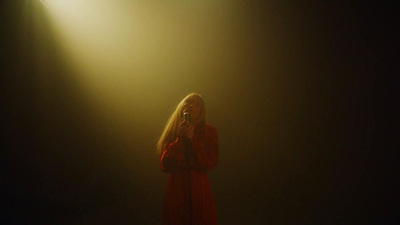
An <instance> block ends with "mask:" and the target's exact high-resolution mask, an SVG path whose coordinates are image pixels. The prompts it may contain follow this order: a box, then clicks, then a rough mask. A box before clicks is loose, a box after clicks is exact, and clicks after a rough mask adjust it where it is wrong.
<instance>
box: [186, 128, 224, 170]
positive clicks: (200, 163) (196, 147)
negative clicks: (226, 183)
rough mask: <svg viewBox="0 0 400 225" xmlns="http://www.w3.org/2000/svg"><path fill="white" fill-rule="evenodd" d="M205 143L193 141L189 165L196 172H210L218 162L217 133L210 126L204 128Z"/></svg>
mask: <svg viewBox="0 0 400 225" xmlns="http://www.w3.org/2000/svg"><path fill="white" fill-rule="evenodd" d="M206 129H207V130H206V138H205V139H206V141H205V143H203V142H201V141H195V140H193V141H192V142H191V144H192V148H191V149H192V158H191V160H190V164H191V166H192V168H193V169H196V170H205V171H207V170H211V169H212V168H214V167H215V166H216V165H217V161H218V133H217V130H216V129H215V128H214V127H212V126H207V127H206Z"/></svg>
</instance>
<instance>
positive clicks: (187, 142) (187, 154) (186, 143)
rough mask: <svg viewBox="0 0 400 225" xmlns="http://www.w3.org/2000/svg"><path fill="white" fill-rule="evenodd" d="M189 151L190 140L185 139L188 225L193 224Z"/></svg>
mask: <svg viewBox="0 0 400 225" xmlns="http://www.w3.org/2000/svg"><path fill="white" fill-rule="evenodd" d="M189 150H190V140H189V139H185V158H186V164H187V165H188V171H189V172H188V180H189V207H190V208H189V209H190V212H189V215H190V225H192V224H193V213H192V182H191V168H190V160H189Z"/></svg>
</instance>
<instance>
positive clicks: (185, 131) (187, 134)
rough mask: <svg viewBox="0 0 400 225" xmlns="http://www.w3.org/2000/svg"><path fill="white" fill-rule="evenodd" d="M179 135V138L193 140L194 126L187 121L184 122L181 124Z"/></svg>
mask: <svg viewBox="0 0 400 225" xmlns="http://www.w3.org/2000/svg"><path fill="white" fill-rule="evenodd" d="M178 135H179V137H184V138H188V139H192V138H193V136H194V127H193V125H192V124H191V123H188V122H187V121H185V120H182V121H181V123H180V124H179V128H178Z"/></svg>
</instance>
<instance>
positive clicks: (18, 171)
mask: <svg viewBox="0 0 400 225" xmlns="http://www.w3.org/2000/svg"><path fill="white" fill-rule="evenodd" d="M38 2H39V1H37V2H35V1H11V0H9V1H4V0H3V1H1V2H0V7H1V8H0V9H1V11H0V21H1V22H0V29H1V39H0V41H1V42H0V43H1V50H0V52H1V57H2V58H1V85H2V89H1V93H2V94H1V128H2V139H3V140H2V150H1V161H2V163H1V174H2V176H1V190H0V193H1V214H0V223H1V224H160V223H161V203H162V198H163V193H164V189H165V185H166V180H167V177H168V176H167V174H164V173H162V172H161V171H160V169H159V164H158V163H159V162H158V160H159V156H158V155H157V153H156V150H155V144H156V142H157V139H158V137H159V135H160V134H161V131H162V128H163V126H164V124H165V122H166V120H167V118H168V116H169V115H170V114H171V113H172V110H173V108H174V107H175V105H176V104H178V102H179V101H180V100H181V99H182V98H183V97H184V96H186V95H187V94H189V93H190V92H199V93H201V94H202V95H203V96H204V97H205V101H206V105H207V112H208V115H207V117H208V121H209V122H210V123H212V124H213V125H214V126H215V127H216V128H217V130H218V132H219V138H220V161H219V164H218V166H217V167H216V168H215V169H214V170H212V171H210V173H209V177H210V180H211V184H212V188H213V191H214V195H215V200H216V204H217V211H218V219H219V223H220V224H222V225H224V224H356V223H363V224H397V223H398V221H399V219H398V214H399V205H398V201H396V193H395V191H397V189H398V188H397V186H395V182H394V181H395V180H396V179H395V178H396V176H397V172H396V170H395V169H394V168H395V167H394V164H395V154H394V152H395V151H396V150H397V148H396V145H395V142H394V140H395V138H396V136H397V134H398V128H397V127H396V128H395V122H397V121H396V120H395V119H394V116H395V115H396V114H395V113H394V111H393V109H392V107H394V106H395V105H397V95H396V93H395V92H394V91H393V90H394V89H393V87H394V84H395V83H394V82H393V81H391V79H389V77H390V76H391V75H393V74H394V71H393V64H394V62H395V60H396V61H398V56H397V55H398V54H397V47H395V46H396V44H395V43H397V42H398V24H397V23H395V16H394V15H395V12H397V11H398V10H397V6H398V2H397V1H380V2H376V3H375V4H367V3H365V2H364V3H348V2H336V1H335V2H334V3H326V2H321V1H315V2H309V1H307V2H301V3H293V2H292V3H283V2H281V1H279V3H268V2H262V3H261V1H259V2H255V3H241V4H238V5H237V8H236V9H237V11H236V12H235V14H233V16H232V17H231V18H229V19H226V18H224V17H223V15H222V16H221V20H223V21H225V23H227V24H230V26H231V27H232V29H233V30H234V31H235V32H232V33H230V34H233V35H231V36H224V37H215V38H216V39H217V40H222V41H221V42H220V44H224V43H225V41H226V42H227V43H229V48H227V49H228V50H226V49H225V50H224V52H223V53H224V54H225V55H227V54H230V55H231V57H229V58H221V59H219V58H212V57H214V53H215V52H213V51H212V50H210V52H207V54H206V56H209V58H210V60H205V61H204V62H203V61H200V62H199V64H200V66H199V67H189V69H188V71H181V70H179V69H177V71H178V72H177V74H176V76H174V77H173V76H171V77H170V79H168V78H164V79H165V80H164V81H163V82H164V83H162V82H161V81H160V83H158V86H157V87H156V88H154V86H152V85H151V84H150V83H146V82H147V81H146V80H145V81H138V82H139V84H140V85H143V86H145V87H146V88H147V87H148V90H147V89H146V88H145V89H146V90H147V91H143V93H145V94H144V95H142V96H136V95H135V92H133V94H132V96H131V98H129V94H128V103H127V104H133V102H134V101H144V102H146V103H142V102H141V103H140V104H138V105H139V106H136V105H134V104H133V105H132V106H131V107H130V108H129V107H128V109H129V110H128V111H129V112H133V113H132V116H131V117H122V116H120V115H119V114H118V113H115V111H105V112H104V113H99V110H98V109H97V108H96V103H94V102H96V101H99V100H96V99H95V98H94V97H93V96H90V95H87V94H85V93H86V92H85V90H84V86H82V85H79V84H78V83H77V82H76V80H74V79H72V78H71V74H74V73H75V72H74V71H73V70H72V69H70V68H69V67H68V66H67V64H66V63H65V58H64V57H63V56H62V55H61V54H60V53H59V49H58V48H57V47H56V44H54V43H55V41H54V40H55V37H53V36H52V35H51V32H50V31H49V30H48V27H47V25H46V24H47V23H46V18H47V17H46V16H44V15H42V16H39V17H40V18H39V19H38V18H36V20H35V21H39V25H40V27H38V25H37V24H33V22H32V18H33V17H34V16H35V15H36V14H35V15H34V13H35V12H37V11H39V12H41V10H43V9H41V6H40V3H38ZM204 4H209V5H210V4H211V6H208V7H211V8H212V7H214V6H212V3H209V2H204ZM220 4H221V5H219V6H218V7H223V6H224V4H229V3H226V2H222V3H220ZM173 9H174V8H173ZM35 10H36V11H35ZM188 14H190V13H188ZM36 16H37V15H36ZM189 16H190V15H189ZM183 19H184V18H183ZM185 25H188V24H187V23H186V24H185ZM189 25H190V24H189ZM270 28H271V29H273V32H271V29H270ZM193 29H194V28H193ZM214 29H217V28H214ZM213 32H215V33H217V34H215V35H219V34H220V33H218V32H217V31H215V30H210V31H209V33H206V34H205V35H206V37H208V38H210V37H211V38H213V35H214V34H213ZM38 33H40V37H38ZM176 35H177V36H179V35H181V34H179V33H177V34H176ZM38 42H39V44H38ZM40 42H45V43H46V44H43V43H42V44H40ZM271 43H272V44H271ZM38 45H39V46H40V47H39V48H38V47H37V46H38ZM171 51H173V49H172V50H171ZM221 51H222V50H221ZM395 52H396V54H394V53H395ZM180 53H181V54H183V56H182V58H184V54H185V53H184V51H182V52H180ZM203 53H204V52H203ZM217 53H218V52H217ZM219 53H220V52H219ZM224 54H223V55H224ZM394 55H396V57H394ZM38 56H40V57H39V58H38ZM175 56H176V55H175ZM180 59H181V58H179V57H178V59H177V60H178V61H179V60H180ZM219 62H222V64H223V65H221V66H216V65H213V66H210V63H215V64H218V63H219ZM43 65H45V66H43ZM191 68H192V69H193V68H197V70H196V71H194V70H193V71H191ZM175 72H176V71H175ZM155 73H158V72H157V71H156V72H155ZM166 73H167V74H168V73H174V71H166ZM144 75H146V74H145V72H144ZM146 76H147V75H146ZM43 81H45V82H43ZM140 82H142V83H140ZM146 85H148V86H146ZM164 95H167V97H165V96H164ZM140 99H142V100H140ZM100 102H101V100H100ZM129 102H130V103H129ZM124 109H126V108H122V109H121V110H122V111H123V110H124ZM135 110H137V114H135V112H136V111H135ZM138 115H140V116H138ZM121 124H124V125H123V126H122V125H121Z"/></svg>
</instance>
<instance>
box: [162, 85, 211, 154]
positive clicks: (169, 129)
mask: <svg viewBox="0 0 400 225" xmlns="http://www.w3.org/2000/svg"><path fill="white" fill-rule="evenodd" d="M191 98H197V99H198V100H199V102H200V103H201V113H200V117H199V120H198V123H204V122H205V121H206V109H205V105H204V99H203V97H202V96H201V95H200V94H197V93H191V94H189V95H187V96H186V97H185V98H184V99H183V100H182V101H181V102H180V103H179V104H178V106H177V107H176V109H175V112H173V113H172V115H171V116H170V117H169V119H168V121H167V124H166V125H165V128H164V131H163V132H162V134H161V137H160V140H158V142H157V150H158V151H159V152H160V153H161V152H162V150H163V149H165V148H166V147H167V146H168V145H169V144H170V143H172V142H173V141H175V140H176V138H177V137H178V127H179V123H180V121H181V120H182V118H183V115H182V114H183V112H182V109H183V106H184V104H185V102H186V101H187V100H189V99H191Z"/></svg>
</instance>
